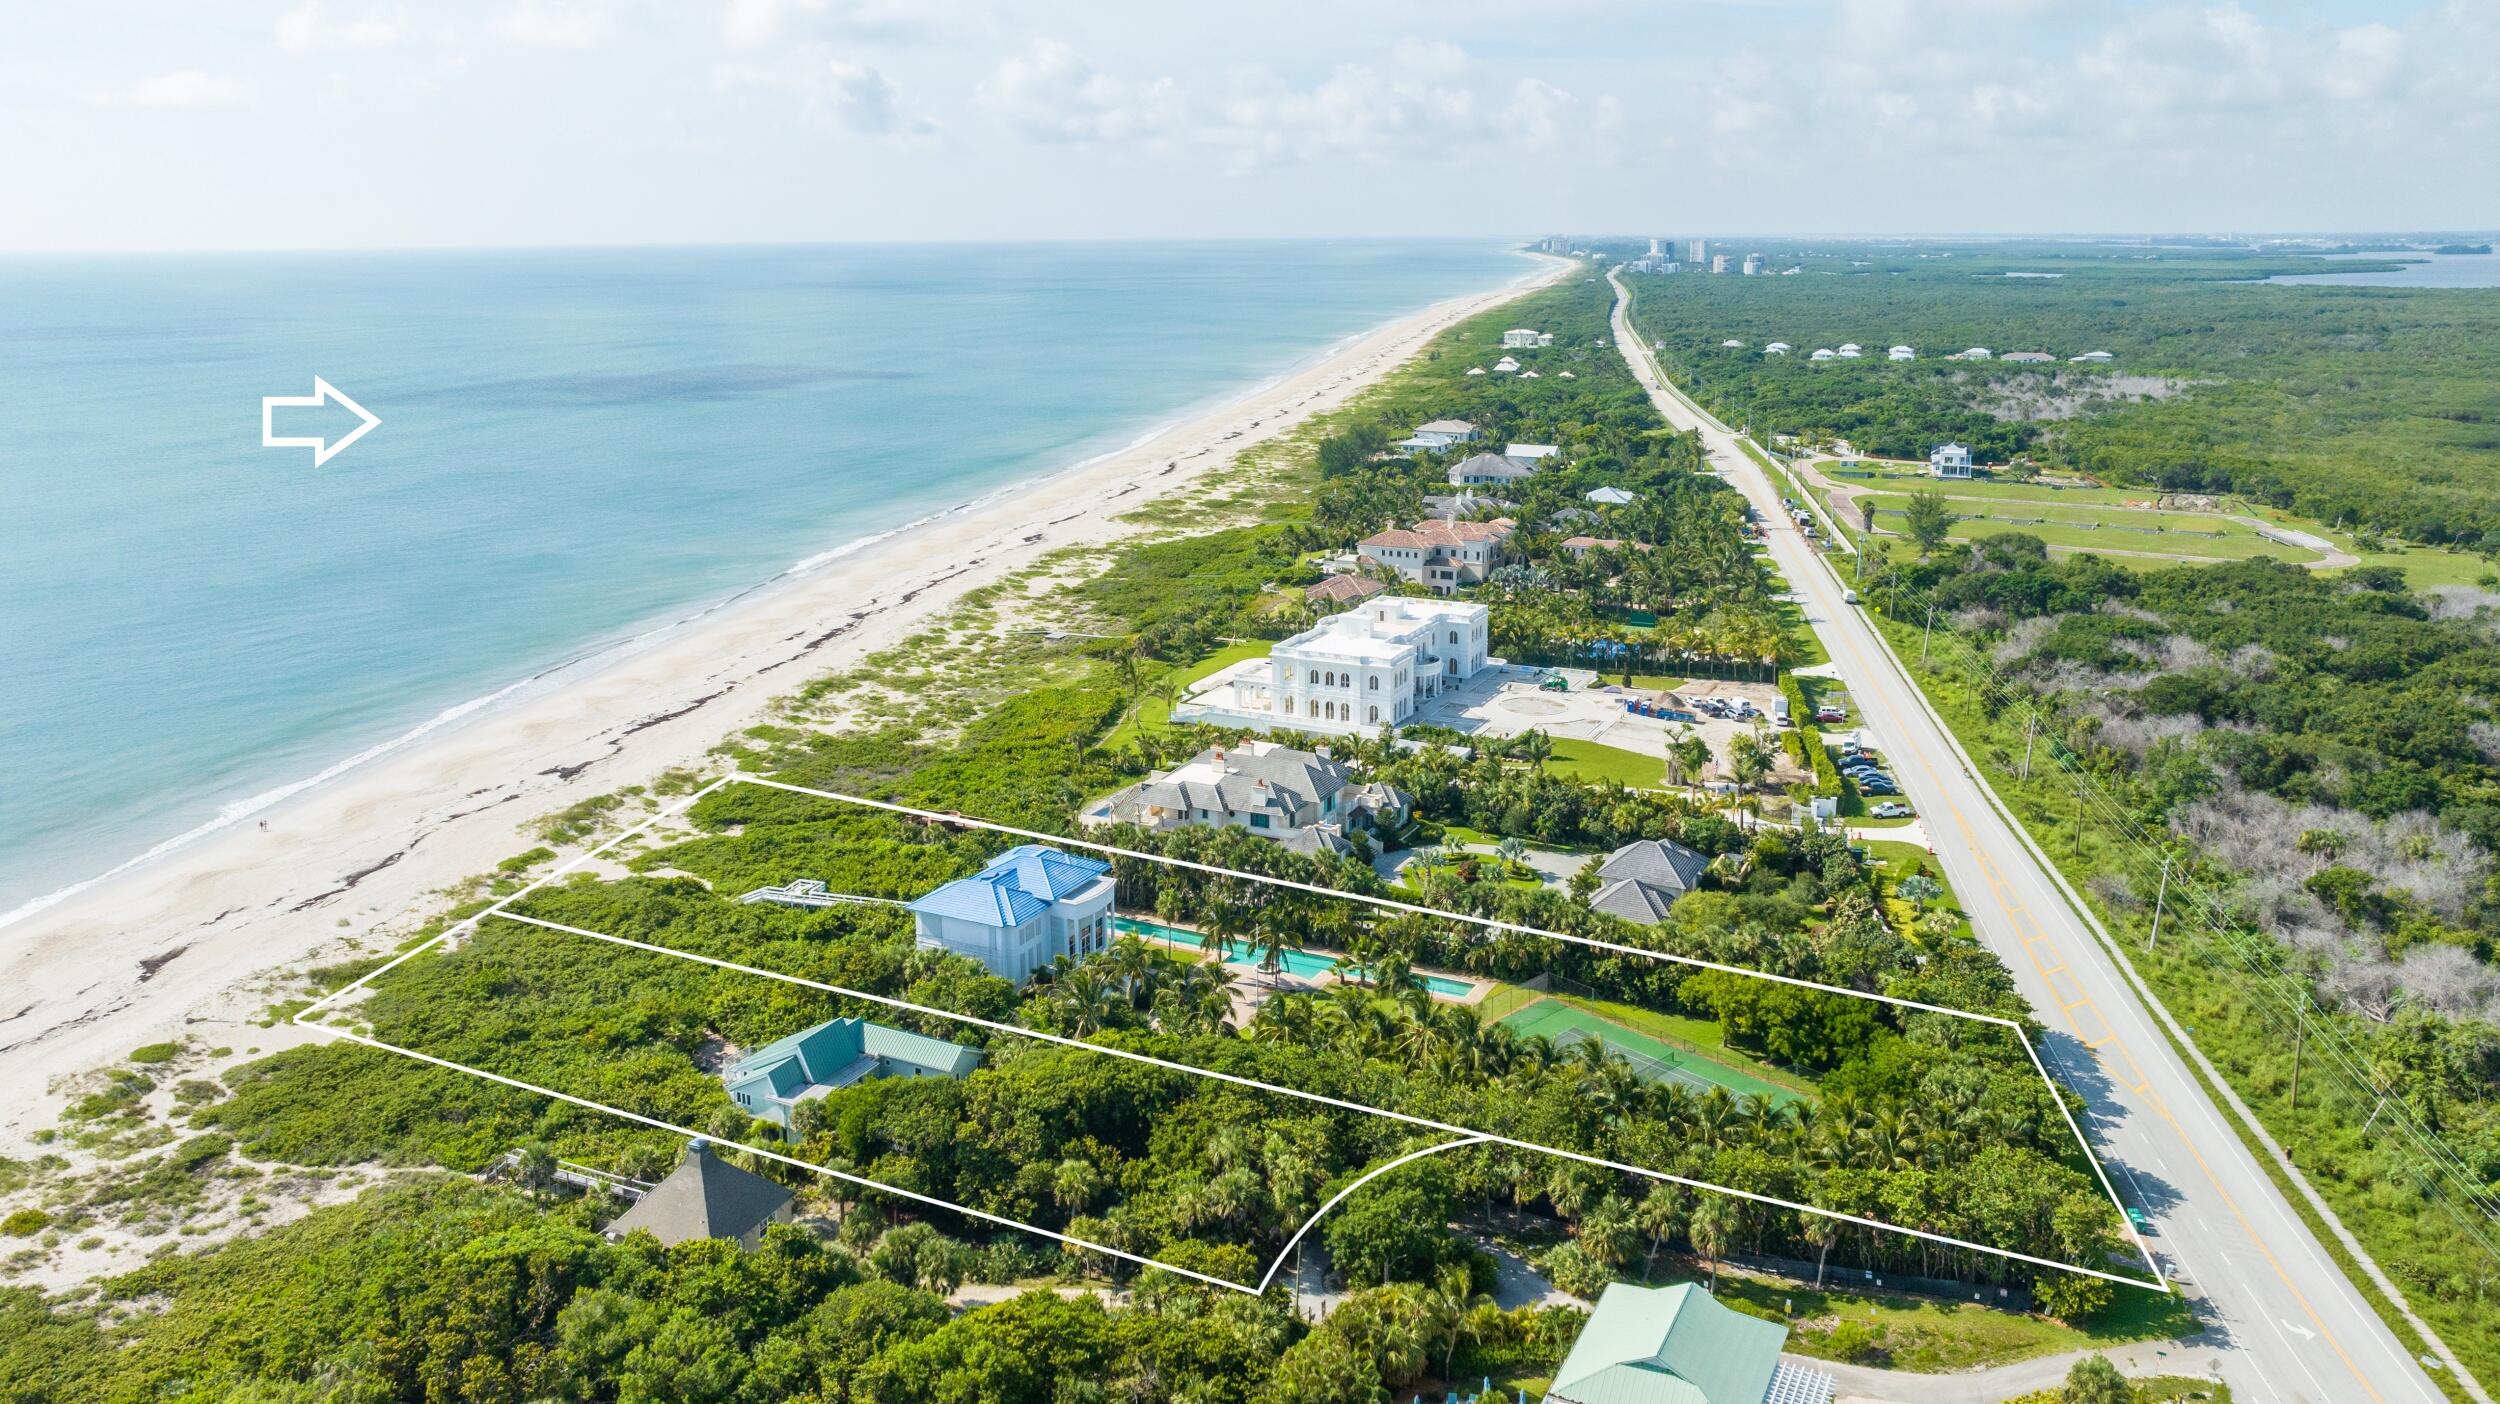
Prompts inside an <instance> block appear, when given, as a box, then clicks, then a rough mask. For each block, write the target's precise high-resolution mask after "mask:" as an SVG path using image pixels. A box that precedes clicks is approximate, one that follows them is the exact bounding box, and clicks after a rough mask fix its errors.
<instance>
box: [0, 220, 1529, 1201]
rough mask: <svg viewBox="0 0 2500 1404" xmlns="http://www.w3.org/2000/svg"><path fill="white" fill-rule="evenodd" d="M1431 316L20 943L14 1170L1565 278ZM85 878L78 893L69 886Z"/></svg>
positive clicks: (2, 1131) (5, 1005)
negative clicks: (72, 1102) (784, 711)
mask: <svg viewBox="0 0 2500 1404" xmlns="http://www.w3.org/2000/svg"><path fill="white" fill-rule="evenodd" d="M1575 266H1577V265H1574V264H1569V263H1566V262H1564V261H1562V260H1552V261H1550V263H1548V264H1547V265H1546V266H1545V267H1544V268H1542V269H1540V270H1537V271H1535V272H1532V273H1531V274H1530V275H1529V276H1528V278H1526V279H1523V280H1522V281H1521V282H1519V283H1515V284H1513V285H1511V286H1509V287H1505V288H1501V289H1497V290H1492V291H1488V292H1484V293H1480V294H1475V295H1471V296H1467V297H1462V298H1455V299H1451V300H1449V301H1445V302H1442V303H1438V304H1435V305H1434V306H1432V307H1430V308H1427V309H1425V310H1423V311H1421V312H1419V313H1416V314H1414V315H1411V316H1409V317H1406V318H1403V319H1401V320H1399V321H1396V322H1393V323H1390V324H1388V325H1386V326H1384V327H1381V328H1378V329H1376V330H1374V331H1372V332H1370V333H1368V334H1366V335H1364V336H1362V337H1359V338H1357V339H1355V340H1353V341H1351V342H1349V343H1347V344H1346V345H1344V346H1342V347H1339V348H1338V349H1337V350H1336V351H1335V352H1334V353H1332V354H1330V355H1329V356H1328V357H1326V358H1325V359H1324V360H1322V361H1319V362H1318V363H1316V364H1313V365H1311V366H1309V367H1308V368H1306V369H1303V370H1301V371H1299V372H1297V373H1295V374H1292V375H1290V376H1287V377H1285V378H1283V379H1281V380H1279V381H1277V382H1275V383H1272V384H1270V385H1267V386H1265V387H1262V388H1261V389H1259V390H1257V391H1255V392H1253V393H1251V394H1249V395H1247V396H1245V397H1243V398H1241V399H1239V400H1236V401H1233V402H1231V403H1228V404H1225V405H1223V406H1221V407H1219V408H1217V409H1214V410H1211V411H1208V412H1206V413H1203V414H1200V415H1197V416H1195V417H1193V418H1191V419H1190V420H1188V421H1187V422H1185V423H1182V424H1178V425H1175V426H1173V427H1172V428H1170V429H1168V430H1166V431H1165V432H1163V433H1161V434H1158V435H1156V436H1155V437H1153V438H1152V439H1149V440H1146V441H1144V442H1141V443H1139V444H1137V445H1135V446H1133V447H1131V448H1129V449H1126V450H1123V451H1120V452H1118V453H1115V454H1112V455H1109V456H1106V457H1105V458H1102V459H1100V460H1097V461H1095V462H1092V463H1089V464H1086V465H1084V466H1082V467H1079V468H1076V469H1072V470H1070V471H1068V472H1066V473H1062V474H1059V475H1056V476H1052V477H1049V478H1046V479H1043V480H1040V481H1039V482H1036V483H1034V484H1032V485H1030V486H1028V487H1027V488H1025V489H1024V490H1021V491H1017V492H1011V493H1005V494H1000V495H998V496H997V497H994V498H992V499H989V500H986V501H984V502H981V503H979V504H976V505H974V506H972V507H970V508H967V509H964V510H962V511H958V512H956V513H953V514H950V515H947V516H944V517H940V518H938V519H936V520H933V521H930V522H926V523H923V524H921V525H920V526H917V527H915V528H912V529H910V530H908V531H904V532H901V533H898V534H896V535H893V536H890V537H887V538H885V539H883V540H880V541H877V542H875V543H873V544H871V545H869V546H867V547H866V548H865V549H862V550H859V551H856V552H853V553H851V554H849V555H846V556H842V557H840V558H838V559H836V560H833V561H831V562H829V563H827V564H825V565H823V566H822V567H820V568H818V569H816V570H815V571H813V572H812V573H809V574H806V575H803V576H800V577H798V578H796V579H793V580H790V581H788V582H785V583H783V584H781V585H779V586H777V587H775V588H773V589H771V590H767V591H762V592H758V593H757V594H755V595H753V596H751V597H748V598H746V599H743V600H741V601H739V602H738V603H736V604H734V605H732V606H730V607H727V608H724V609H722V610H719V611H717V612H715V613H713V614H710V615H708V616H705V617H704V618H702V619H700V620H699V621H697V622H696V623H693V624H691V625H689V626H687V627H686V628H684V629H682V630H680V631H678V632H676V633H674V634H672V635H669V636H667V637H665V638H664V639H663V640H661V641H660V642H658V643H657V644H656V645H654V646H651V647H648V648H645V649H643V650H641V651H639V652H634V653H631V654H628V655H626V656H622V657H620V658H618V659H616V660H615V661H613V662H610V663H608V664H606V665H604V666H601V667H599V668H597V669H596V670H592V671H588V672H586V673H585V674H584V675H582V676H579V677H576V678H573V679H571V680H569V681H567V682H565V683H564V684H563V685H561V686H558V687H556V688H553V689H552V690H549V691H547V692H545V693H543V694H540V695H536V696H531V697H527V698H524V699H521V700H518V701H515V702H513V703H511V704H509V705H507V706H504V707H501V708H497V709H491V710H489V711H486V712H484V713H482V714H481V715H479V716H478V717H476V718H475V719H473V720H471V721H468V722H467V723H465V724H463V725H460V726H457V727H454V728H450V729H447V730H446V731H444V732H442V733H439V734H436V735H432V736H428V737H426V738H423V739H422V740H420V741H419V742H417V743H415V744H413V745H411V746H409V747H407V748H405V749H403V750H400V751H396V752H393V753H391V754H388V755H386V756H383V757H381V758H379V759H377V760H375V761H373V762H371V763H369V764H367V765H365V766H363V767H360V768H358V769H355V770H352V771H350V772H348V773H346V774H344V775H341V776H339V777H337V778H336V779H334V780H332V781H330V782H329V783H327V784H324V785H321V786H318V787H315V788H313V789H310V790H308V791H306V792H304V793H303V794H301V795H298V796H296V797H294V798H293V799H291V800H289V801H288V802H287V803H285V804H284V805H282V806H280V807H278V808H276V809H273V810H271V811H269V812H268V813H266V814H265V815H262V816H258V818H259V819H265V821H266V825H267V827H266V828H265V829H264V828H262V827H260V824H259V823H258V822H257V821H254V822H245V823H242V824H238V825H235V826H233V827H232V828H229V829H226V830H223V831H220V832H217V833H215V834H212V835H209V836H207V837H205V838H203V839H201V840H199V841H198V842H196V843H194V844H192V845H190V846H188V847H185V848H182V849H179V850H176V851H175V852H172V853H169V854H166V855H164V856H163V857H162V858H160V859H158V860H156V861H154V862H152V863H150V864H148V865H146V866H143V867H141V868H138V869H135V870H133V871H131V872H127V873H124V874H122V875H121V876H119V877H116V878H115V879H113V880H112V881H111V882H109V883H103V884H99V885H97V886H95V887H92V888H89V889H88V890H86V891H83V892H80V893H78V894H76V895H74V896H72V897H70V898H68V899H67V900H65V901H63V902H61V903H59V904H58V905H56V906H53V907H50V908H48V909H45V910H43V911H41V912H38V913H36V914H34V915H33V916H31V917H29V918H27V919H25V920H23V921H20V922H17V923H16V924H14V925H11V926H9V927H7V928H5V929H0V992H4V993H0V1107H4V1108H5V1110H0V1155H11V1156H14V1155H22V1154H25V1153H27V1150H28V1148H29V1147H30V1146H31V1144H32V1143H31V1140H30V1137H31V1136H32V1135H33V1133H34V1132H35V1131H36V1130H37V1129H39V1128H41V1127H45V1126H48V1125H50V1124H51V1123H52V1122H53V1121H54V1120H55V1118H56V1117H57V1115H58V1113H59V1111H60V1108H61V1105H62V1102H63V1097H62V1094H61V1084H62V1083H63V1081H64V1079H65V1078H67V1077H68V1076H70V1075H73V1074H77V1073H80V1072H85V1071H88V1070H91V1069H94V1068H97V1067H99V1066H102V1065H105V1064H109V1063H115V1062H119V1061H121V1060H122V1059H124V1058H126V1057H127V1056H128V1054H129V1052H130V1050H132V1049H133V1048H137V1047H140V1046H142V1045H145V1044H149V1043H153V1042H156V1041H159V1040H167V1039H178V1038H189V1039H192V1040H193V1041H194V1042H196V1043H201V1044H216V1045H230V1046H232V1047H234V1048H235V1049H237V1050H238V1051H239V1050H243V1049H247V1048H251V1047H258V1048H260V1049H262V1050H263V1051H274V1050H275V1049H276V1048H278V1047H281V1046H286V1045H289V1044H291V1043H294V1042H298V1041H301V1040H298V1039H295V1038H292V1037H290V1035H291V1034H293V1033H294V1032H296V1031H294V1030H290V1029H285V1028H276V1029H271V1028H262V1027H259V1026H257V1024H256V1023H255V1022H254V1021H255V1020H257V1019H258V1018H259V1017H261V1015H262V1014H263V1012H264V1011H265V1010H266V1008H267V1006H268V1005H269V1004H270V1003H271V1001H272V1000H273V999H275V998H277V997H278V994H277V992H276V986H277V985H278V983H279V982H280V980H281V979H282V977H283V976H284V975H285V974H286V973H287V972H288V971H290V970H292V969H295V968H298V967H301V966H303V965H304V964H306V963H307V962H312V961H328V960H337V959H343V958H346V957H348V956H350V955H354V954H359V953H362V952H363V951H365V950H369V949H372V948H373V942H374V941H375V939H376V937H377V935H378V936H379V937H380V938H381V939H384V940H387V939H390V938H391V937H393V936H395V935H404V934H405V932H406V930H407V929H408V928H409V927H410V926H413V925H414V924H415V922H416V921H418V920H420V919H422V917H423V916H425V915H426V914H427V913H428V912H429V911H430V910H432V908H433V907H434V906H435V905H437V904H438V903H439V902H440V900H441V898H440V896H439V894H440V893H441V892H442V891H443V890H444V889H445V888H447V887H449V886H450V885H452V884H454V883H456V882H459V881H461V880H462V879H465V878H468V877H470V876H473V875H475V874H478V873H480V872H484V871H486V870H489V869H491V868H492V867H493V866H494V865H495V864H496V863H498V862H500V861H501V860H503V859H505V858H507V857H510V856H511V855H513V854H514V853H517V852H519V851H521V850H523V849H525V848H528V847H529V846H531V844H532V843H534V842H536V840H535V839H534V838H531V837H529V835H528V830H529V827H530V825H532V824H533V823H534V822H535V821H536V820H538V819H539V818H540V817H542V816H544V815H546V814H548V813H550V812H552V811H555V810H558V809H561V808H563V807H565V806H567V805H570V804H572V803H574V802H576V801H579V800H581V799H584V798H587V797H589V796H592V795H598V794H604V793H607V792H610V791H613V790H616V789H618V788H620V787H623V786H627V785H635V784H645V783H648V782H650V781H651V780H652V779H653V778H654V777H656V776H658V775H659V774H661V773H662V772H663V771H666V770H669V769H671V768H673V767H680V766H694V767H698V768H704V769H709V768H711V767H710V765H708V764H707V763H706V761H705V759H704V753H705V752H706V751H707V750H709V749H710V748H711V747H712V746H713V745H714V744H715V743H717V742H718V741H719V740H720V739H721V738H722V737H723V736H725V735H727V734H729V733H731V732H732V731H735V730H736V729H738V728H739V727H742V726H745V725H748V724H750V723H752V722H753V721H755V720H757V719H758V718H759V717H761V716H762V715H763V714H764V713H765V712H766V711H767V709H768V708H769V706H770V704H771V703H772V701H773V699H774V698H775V697H777V696H780V695H783V694H786V693H788V692H790V691H791V690H793V689H795V688H797V687H798V686H799V685H800V684H801V683H803V682H804V681H806V680H807V679H808V678H810V677H813V676H817V675H820V674H824V673H829V672H833V671H837V670H839V669H841V668H843V667H846V666H849V665H850V664H852V663H854V662H856V661H857V660H858V659H860V658H861V657H864V656H865V655H867V654H869V653H872V652H874V651H875V650H877V649H880V648H883V647H886V646H889V645H891V644H893V643H895V642H897V641H899V640H901V639H902V638H904V637H906V636H908V635H909V634H910V633H912V632H913V631H914V630H915V629H917V628H918V627H920V626H921V625H922V624H924V623H925V622H926V621H928V620H929V619H930V618H931V617H933V616H934V615H937V614H939V613H940V612H942V611H944V610H946V609H947V608H948V607H949V606H950V605H951V604H952V603H953V602H954V601H956V600H957V599H958V598H960V597H961V596H962V595H963V594H964V593H965V592H966V591H969V590H972V589H975V588H977V587H979V586H982V585H984V584H988V583H990V582H992V581H995V580H997V579H999V578H1000V577H1002V576H1004V575H1006V574H1008V573H1009V572H1011V571H1013V570H1015V569H1017V568H1018V567H1020V566H1023V565H1026V564H1028V563H1030V562H1031V561H1032V560H1033V559H1034V558H1035V557H1037V556H1039V555H1041V554H1043V553H1045V552H1049V551H1052V550H1055V549H1057V548H1060V547H1065V546H1072V545H1089V544H1100V543H1103V542H1108V541H1113V540H1118V539H1121V538H1123V537H1126V536H1129V535H1132V534H1134V533H1135V532H1137V531H1139V530H1141V528H1137V527H1134V526H1131V525H1128V524H1125V523H1121V522H1117V521H1115V520H1113V517H1114V516H1116V515H1117V514H1119V513H1122V512H1127V511H1131V510H1133V509H1135V508H1136V507H1138V506H1140V505H1142V504H1143V503H1145V502H1147V501H1150V500H1152V499H1153V498H1154V497H1156V496H1158V495H1161V494H1165V493H1169V492H1172V491H1175V490H1177V489H1180V488H1183V487H1185V486H1187V485H1189V484H1190V483H1191V482H1193V481H1194V480H1196V479H1199V478H1201V477H1203V476H1206V475H1210V474H1214V473H1218V472H1220V471H1221V470H1222V469H1223V468H1225V467H1226V466H1227V465H1229V464H1230V463H1231V462H1232V461H1233V459H1234V456H1235V455H1236V454H1238V453H1239V452H1240V451H1241V450H1242V449H1244V448H1247V447H1250V446H1252V445H1255V444H1258V443H1260V442H1262V441H1265V440H1267V439H1271V438H1273V437H1275V436H1276V435H1278V434H1280V433H1282V432H1284V431H1286V430H1288V429H1290V428H1291V427H1292V426H1293V425H1295V424H1296V423H1298V422H1299V421H1301V420H1302V419H1304V418H1306V417H1307V416H1309V415H1311V414H1314V413H1318V412H1322V411H1325V410H1328V409H1331V408H1334V407H1335V406H1337V405H1339V404H1342V403H1344V401H1345V400H1346V399H1347V398H1348V397H1349V396H1351V395H1352V394H1354V393H1355V392H1356V391H1358V390H1361V389H1362V388H1364V387H1365V386H1368V385H1370V384H1372V383H1374V382H1375V381H1377V380H1379V379H1380V378H1381V377H1382V376H1383V375H1384V374H1386V373H1387V372H1388V371H1389V370H1390V369H1392V368H1393V367H1395V366H1396V365H1398V364H1399V363H1400V362H1402V361H1404V360H1405V359H1407V358H1408V357H1409V356H1411V355H1413V354H1414V353H1415V352H1416V351H1417V350H1418V349H1419V348H1420V347H1421V346H1422V345H1423V344H1424V343H1425V342H1426V341H1427V340H1429V339H1430V338H1431V337H1432V336H1434V335H1435V334H1437V333H1439V332H1440V331H1442V330H1444V329H1446V328H1447V327H1449V326H1450V325H1451V324H1452V323H1454V322H1456V321H1459V320H1461V319H1463V318H1465V317H1468V316H1471V315H1473V314H1475V313H1477V312H1480V311H1483V310H1484V309H1486V308H1488V307H1491V306H1494V305H1496V304H1498V303H1500V302H1503V301H1505V300H1508V299H1509V298H1512V297H1515V296H1517V295H1519V294H1520V293H1521V292H1524V291H1526V290H1527V289H1528V288H1529V287H1532V286H1535V285H1537V284H1539V283H1541V282H1545V281H1551V280H1552V279H1553V278H1556V277H1559V276H1560V275H1561V274H1562V273H1564V272H1565V271H1568V269H1569V268H1571V267H1575ZM75 876H77V875H75V874H70V875H64V878H65V880H67V879H70V878H74V877H75Z"/></svg>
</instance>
